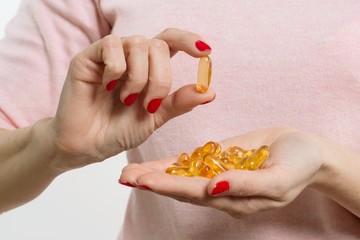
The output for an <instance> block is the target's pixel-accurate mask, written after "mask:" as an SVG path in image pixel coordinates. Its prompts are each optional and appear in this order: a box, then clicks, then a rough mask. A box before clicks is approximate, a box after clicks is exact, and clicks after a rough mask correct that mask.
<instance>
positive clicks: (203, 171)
mask: <svg viewBox="0 0 360 240" xmlns="http://www.w3.org/2000/svg"><path fill="white" fill-rule="evenodd" d="M198 176H201V177H206V178H212V177H214V176H215V173H214V171H213V170H212V169H211V167H210V166H208V165H206V164H204V163H203V164H201V166H200V169H199V174H198Z"/></svg>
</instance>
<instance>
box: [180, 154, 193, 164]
mask: <svg viewBox="0 0 360 240" xmlns="http://www.w3.org/2000/svg"><path fill="white" fill-rule="evenodd" d="M190 162H191V160H190V156H189V154H187V153H182V154H181V155H180V157H179V158H178V163H179V164H180V166H184V167H190Z"/></svg>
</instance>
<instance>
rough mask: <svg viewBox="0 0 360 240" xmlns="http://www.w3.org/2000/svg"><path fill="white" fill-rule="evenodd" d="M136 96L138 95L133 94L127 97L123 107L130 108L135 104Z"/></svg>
mask: <svg viewBox="0 0 360 240" xmlns="http://www.w3.org/2000/svg"><path fill="white" fill-rule="evenodd" d="M138 95H139V94H138V93H133V94H130V95H129V96H127V97H126V98H125V100H124V104H125V106H131V105H132V104H133V103H134V102H135V100H136V98H137V97H138Z"/></svg>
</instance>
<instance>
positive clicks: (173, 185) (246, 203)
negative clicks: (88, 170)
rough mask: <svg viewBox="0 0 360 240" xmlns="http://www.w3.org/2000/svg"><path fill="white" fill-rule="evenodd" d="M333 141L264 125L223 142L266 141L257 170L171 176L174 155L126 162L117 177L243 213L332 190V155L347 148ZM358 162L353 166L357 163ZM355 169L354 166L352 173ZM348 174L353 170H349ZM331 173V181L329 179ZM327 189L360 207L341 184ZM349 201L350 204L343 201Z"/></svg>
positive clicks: (245, 145) (252, 143)
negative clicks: (312, 189) (265, 154)
mask: <svg viewBox="0 0 360 240" xmlns="http://www.w3.org/2000/svg"><path fill="white" fill-rule="evenodd" d="M333 144H334V143H333V142H329V141H328V140H325V139H323V138H321V137H319V136H315V135H312V134H308V133H303V132H299V131H296V130H294V129H289V128H274V129H262V130H258V131H255V132H251V133H248V134H244V135H240V136H237V137H234V138H231V139H227V140H225V141H223V142H221V145H222V147H223V148H227V147H229V146H232V145H238V146H241V147H243V148H245V149H253V148H258V147H260V146H261V145H269V146H270V149H271V155H270V157H269V159H268V160H267V161H266V162H265V163H264V165H263V166H262V168H261V169H259V170H256V171H246V170H231V171H226V172H224V173H222V174H220V175H217V176H215V177H214V178H212V179H208V178H204V177H183V176H172V175H169V174H166V173H165V170H166V168H167V167H169V166H170V165H171V164H172V163H174V162H176V160H177V159H176V158H175V157H171V158H168V159H163V160H160V161H153V162H147V163H143V164H130V165H128V166H127V167H125V168H124V169H123V172H122V175H121V178H120V180H119V181H120V182H121V183H123V184H125V185H132V186H139V187H140V188H143V189H151V190H152V191H154V192H156V193H158V194H161V195H165V196H169V197H172V198H175V199H177V200H180V201H185V202H190V203H193V204H197V205H203V206H208V207H212V208H216V209H219V210H221V211H225V212H227V213H229V214H231V215H232V216H235V217H242V216H246V215H249V214H253V213H256V212H259V211H264V210H268V209H273V208H278V207H283V206H285V205H287V204H289V203H290V202H292V201H293V200H294V199H295V198H296V197H297V196H298V195H299V194H300V193H301V192H302V191H303V189H304V188H306V187H315V188H318V189H319V190H325V189H327V190H329V189H331V181H332V180H333V181H334V182H338V181H339V175H338V174H337V173H339V172H340V171H333V170H330V169H333V166H334V165H335V164H334V163H333V162H332V161H333V159H332V158H333V157H334V156H338V155H339V156H346V155H347V154H348V153H349V152H347V150H344V149H343V148H342V147H338V148H337V149H336V147H335V145H333ZM195 147H196V146H195ZM332 151H333V152H332ZM334 152H337V153H334ZM327 154H329V155H327ZM358 165H359V164H357V166H354V167H359V166H358ZM338 170H340V169H338ZM358 170H359V169H358ZM356 172H357V171H356V170H354V174H355V173H356ZM335 173H336V174H335ZM348 174H350V175H351V174H352V173H351V171H348ZM329 177H330V178H332V180H329ZM340 179H342V178H340ZM348 183H349V182H348ZM354 184H356V181H355V180H354ZM334 185H335V184H334ZM337 185H339V184H337ZM354 186H355V185H354ZM354 186H353V187H354ZM353 190H354V189H353ZM355 190H356V189H355ZM349 192H350V191H349ZM355 192H356V191H355ZM327 193H329V195H330V196H332V197H334V198H335V199H336V198H337V197H339V202H341V203H344V205H345V206H346V205H348V206H349V208H354V207H355V208H358V207H359V206H358V205H359V203H358V200H359V199H358V198H359V197H358V196H357V195H356V194H355V195H353V196H348V197H349V199H350V200H351V201H347V202H346V201H344V199H342V200H341V199H340V197H342V198H344V189H340V190H339V194H337V191H335V190H333V191H327ZM349 199H348V200H349ZM345 200H346V199H345ZM351 202H353V204H352V205H351V204H350V205H349V204H347V203H351ZM356 202H357V205H354V203H356Z"/></svg>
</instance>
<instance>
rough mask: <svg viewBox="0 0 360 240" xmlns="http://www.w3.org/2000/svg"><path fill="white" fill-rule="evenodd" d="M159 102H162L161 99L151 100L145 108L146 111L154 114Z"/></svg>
mask: <svg viewBox="0 0 360 240" xmlns="http://www.w3.org/2000/svg"><path fill="white" fill-rule="evenodd" d="M161 102H162V99H161V98H156V99H153V100H151V101H150V102H149V104H148V106H147V111H148V112H149V113H155V112H156V110H158V108H159V107H160V104H161Z"/></svg>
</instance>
